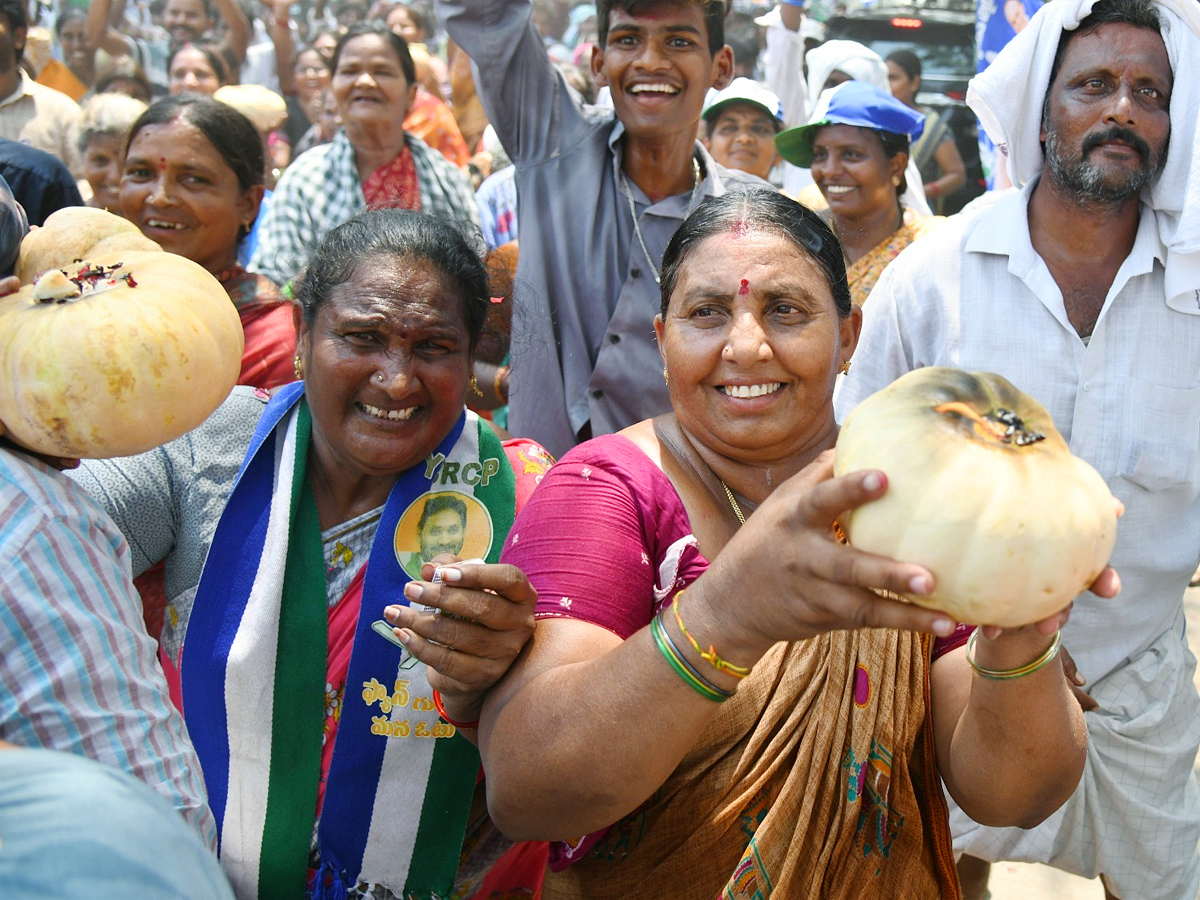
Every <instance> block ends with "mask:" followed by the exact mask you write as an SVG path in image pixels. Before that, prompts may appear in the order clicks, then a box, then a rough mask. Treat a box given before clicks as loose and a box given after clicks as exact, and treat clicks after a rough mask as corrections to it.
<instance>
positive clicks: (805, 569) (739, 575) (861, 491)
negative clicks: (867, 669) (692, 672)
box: [689, 451, 955, 660]
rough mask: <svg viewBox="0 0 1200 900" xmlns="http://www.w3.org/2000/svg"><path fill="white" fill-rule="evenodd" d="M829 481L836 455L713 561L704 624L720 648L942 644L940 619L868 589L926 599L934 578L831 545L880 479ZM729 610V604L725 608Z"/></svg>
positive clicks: (771, 501)
mask: <svg viewBox="0 0 1200 900" xmlns="http://www.w3.org/2000/svg"><path fill="white" fill-rule="evenodd" d="M832 476H833V451H826V452H825V453H822V454H821V455H820V456H819V457H818V458H817V459H816V460H815V461H814V462H813V463H812V464H811V465H809V466H807V467H806V468H805V469H804V470H802V471H801V472H799V473H797V474H796V475H795V476H793V477H792V478H790V479H788V480H787V481H786V482H784V483H783V484H782V485H780V486H779V488H777V489H776V490H775V491H774V492H773V493H772V494H771V495H770V496H769V497H768V498H767V500H766V501H765V502H764V503H763V505H762V506H761V507H759V509H758V510H756V511H755V513H754V515H753V516H751V517H750V518H749V519H748V520H747V522H746V525H745V526H744V527H743V528H741V529H740V530H739V531H738V533H737V534H735V535H734V537H733V538H732V539H730V541H729V543H728V544H727V545H726V546H725V549H724V550H722V551H721V553H720V554H718V556H717V559H716V560H714V562H713V565H712V567H711V569H710V572H711V573H712V576H710V578H709V588H708V589H707V590H705V592H704V594H703V595H701V596H702V597H703V598H704V606H707V607H708V610H707V613H708V615H709V623H708V624H709V626H710V628H712V629H713V633H720V634H722V635H723V637H722V643H723V646H729V647H731V648H732V647H737V646H740V647H741V648H743V649H744V651H745V653H744V654H743V655H744V656H750V655H752V654H754V653H758V654H761V653H762V652H765V649H766V648H767V647H769V646H770V645H771V644H773V643H775V642H777V641H781V640H803V639H805V638H809V637H812V636H814V635H817V634H821V633H824V632H827V631H835V630H839V629H849V628H900V629H910V630H917V631H932V632H934V633H935V634H939V635H948V634H950V633H951V632H952V631H953V630H954V625H955V623H954V621H953V620H952V619H951V618H950V617H949V616H947V615H946V614H945V613H941V612H938V611H935V610H929V609H924V608H922V607H919V606H916V605H913V604H910V603H904V602H901V601H897V600H889V599H886V598H884V597H880V596H879V595H878V594H876V593H874V592H873V591H872V590H870V589H871V588H880V589H884V590H887V591H891V592H893V593H909V594H918V595H925V594H929V593H931V592H932V591H933V588H934V578H933V574H932V573H931V572H930V571H929V570H928V569H926V568H925V567H923V566H918V565H914V564H912V563H904V562H897V561H896V560H893V559H888V558H886V557H883V556H876V555H874V554H871V553H865V552H863V551H862V550H858V549H855V548H854V547H851V546H848V545H845V544H839V543H838V542H837V541H836V539H835V537H834V534H833V529H832V524H833V521H834V520H835V519H836V518H837V517H838V516H840V515H842V514H843V513H845V512H846V511H847V510H851V509H856V508H857V507H859V506H862V505H863V504H865V503H869V502H870V501H872V500H877V499H879V498H880V497H882V496H883V495H884V494H885V493H886V492H887V478H886V476H884V474H883V473H882V472H878V471H863V472H854V473H851V474H849V475H844V476H842V477H840V478H834V477H832ZM702 580H703V579H702ZM698 584H699V582H698ZM691 593H692V590H691V589H689V595H690V594H691ZM697 593H699V592H697ZM722 595H724V599H722ZM697 599H699V598H697ZM730 601H732V603H734V604H736V605H735V606H732V607H731V606H729V602H730ZM718 606H721V607H722V608H720V609H718V608H717V607H718ZM692 608H693V610H694V611H695V614H696V615H697V616H699V615H704V614H705V610H704V608H703V606H702V605H701V604H700V603H693V604H692ZM689 624H690V623H689ZM723 652H724V650H723ZM726 655H727V657H728V658H732V659H735V660H736V659H737V658H738V657H737V656H736V655H733V653H730V654H726Z"/></svg>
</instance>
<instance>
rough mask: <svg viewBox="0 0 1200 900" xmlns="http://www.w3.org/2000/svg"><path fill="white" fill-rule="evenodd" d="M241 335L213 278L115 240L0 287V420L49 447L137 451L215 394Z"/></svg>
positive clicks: (30, 441)
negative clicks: (8, 290) (1, 291)
mask: <svg viewBox="0 0 1200 900" xmlns="http://www.w3.org/2000/svg"><path fill="white" fill-rule="evenodd" d="M243 343H244V338H243V335H242V326H241V321H240V320H239V318H238V313H237V310H236V309H235V308H234V305H233V304H232V303H231V302H230V301H229V295H228V294H226V292H225V289H224V288H223V287H222V286H221V283H220V282H219V281H217V280H216V279H215V278H214V277H213V276H212V275H210V274H209V273H208V272H207V271H205V269H204V268H203V267H201V266H199V265H197V264H196V263H194V262H191V261H190V260H187V259H184V258H183V257H181V256H176V255H175V254H173V253H164V252H162V251H161V250H156V251H152V252H144V251H142V252H139V251H136V250H123V251H120V252H117V253H109V254H102V255H99V256H94V257H91V258H89V259H86V260H79V261H76V262H74V263H72V264H70V265H67V266H63V267H61V268H53V269H50V270H49V271H47V272H45V274H43V275H42V276H41V277H40V278H38V280H37V282H36V283H35V284H33V285H27V286H25V287H23V288H21V290H20V291H18V292H17V293H15V294H11V295H9V296H7V297H3V298H0V423H2V424H3V427H4V428H5V429H6V430H7V431H8V432H9V433H10V434H11V436H12V437H13V438H14V439H15V440H16V441H17V442H19V443H20V444H22V445H24V446H25V447H28V448H29V449H31V450H35V451H37V452H39V453H46V454H50V455H53V456H63V457H90V458H100V457H110V456H128V455H131V454H134V453H141V452H142V451H144V450H149V449H150V448H152V447H157V446H159V445H160V444H163V443H165V442H166V441H169V440H171V439H172V438H175V437H178V436H179V435H181V434H183V433H184V432H186V431H190V430H191V429H193V428H195V427H196V426H197V425H199V424H200V423H201V422H203V421H204V420H205V419H206V418H207V417H208V416H209V414H210V413H212V411H213V410H214V409H216V408H217V406H219V405H220V403H221V401H223V400H224V399H225V397H226V396H227V395H228V394H229V392H230V390H232V389H233V386H234V384H235V383H236V382H237V378H238V375H239V374H240V372H241V359H242V349H243Z"/></svg>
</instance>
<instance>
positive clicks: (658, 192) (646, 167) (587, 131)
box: [438, 0, 765, 455]
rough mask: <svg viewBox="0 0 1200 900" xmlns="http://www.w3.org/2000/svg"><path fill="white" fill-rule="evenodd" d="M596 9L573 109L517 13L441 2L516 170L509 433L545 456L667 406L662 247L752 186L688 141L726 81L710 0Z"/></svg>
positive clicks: (498, 4) (501, 4)
mask: <svg viewBox="0 0 1200 900" xmlns="http://www.w3.org/2000/svg"><path fill="white" fill-rule="evenodd" d="M630 5H631V4H630V3H629V0H600V3H598V4H597V16H596V18H597V22H598V23H599V43H598V46H597V49H596V52H595V55H594V56H593V58H592V74H593V77H594V78H595V80H596V83H597V84H599V85H602V86H607V87H609V88H610V89H611V92H612V100H613V107H614V108H613V109H611V110H607V109H605V110H602V109H598V108H595V107H588V106H584V105H582V104H580V103H579V102H578V99H577V96H576V95H574V94H573V93H572V92H571V90H570V89H569V88H568V87H567V85H566V83H565V82H564V81H563V79H562V77H561V76H560V75H558V73H557V72H556V71H555V70H554V68H553V67H552V65H551V63H550V61H549V60H548V59H547V57H546V50H545V47H544V45H543V42H542V39H541V37H540V36H539V35H538V32H537V30H536V29H535V28H534V27H533V25H532V24H531V21H530V14H531V5H530V2H529V0H441V2H439V3H438V7H439V14H440V15H441V17H442V20H443V22H444V23H445V26H446V29H447V31H448V32H449V33H450V37H451V38H452V39H453V40H454V41H455V42H456V43H457V44H459V46H461V47H462V48H463V49H464V50H465V51H466V52H467V53H468V54H469V55H470V57H471V59H472V60H473V61H474V62H475V65H476V66H477V68H478V77H477V78H476V83H477V84H478V86H479V93H480V96H481V97H482V99H483V104H484V108H485V109H486V111H487V114H488V118H489V119H490V120H491V122H492V125H493V126H494V127H495V129H496V132H497V134H498V135H499V137H500V140H501V142H502V143H503V145H504V149H505V150H506V151H507V152H508V155H509V156H510V157H511V158H512V160H513V162H514V163H515V164H516V167H517V176H516V177H517V196H518V202H519V204H520V210H521V253H520V261H519V263H518V265H517V276H516V282H515V285H516V286H515V298H514V299H515V305H514V311H515V312H514V316H515V318H514V323H513V337H512V374H511V376H510V400H509V403H510V411H509V421H508V427H509V429H510V430H511V431H512V432H513V433H514V434H517V435H521V436H528V437H533V438H535V439H536V440H538V441H540V442H541V443H542V444H543V445H545V446H546V448H547V449H549V450H550V452H552V453H553V454H555V455H561V454H562V453H564V452H566V451H567V450H568V449H570V448H571V447H572V446H573V445H574V444H575V443H576V441H578V440H581V439H584V438H587V437H589V436H591V435H593V434H605V433H609V432H613V431H617V430H619V429H621V428H624V427H625V426H627V425H630V424H632V423H633V422H637V421H639V420H641V419H644V418H647V417H649V416H654V415H658V414H660V413H663V412H665V411H666V410H667V409H668V408H669V405H668V400H667V391H666V386H665V385H664V383H663V375H662V360H661V359H660V357H659V355H658V348H657V346H656V344H655V340H654V315H655V313H657V312H658V308H659V301H660V298H659V288H658V279H659V266H660V264H661V261H662V255H663V251H664V250H665V249H666V246H667V241H669V240H670V238H671V235H673V234H674V233H675V230H676V229H677V228H678V227H679V225H680V224H681V223H682V221H683V220H684V219H685V218H686V217H687V215H688V213H689V212H691V211H692V210H693V209H695V207H696V206H697V205H698V204H699V203H700V202H701V201H702V200H703V198H705V197H707V196H713V195H718V194H722V193H724V192H725V191H726V190H728V189H730V187H731V186H735V185H737V184H755V185H758V186H765V183H764V182H762V181H759V180H758V179H757V178H754V177H753V176H751V175H747V174H746V173H743V172H737V171H733V170H730V169H725V168H724V167H722V166H720V165H718V164H717V163H716V162H715V161H714V160H713V158H712V157H711V156H709V154H708V152H707V151H706V150H705V149H704V147H703V146H702V145H701V144H700V143H699V142H698V141H697V140H696V133H697V127H698V124H699V121H700V111H701V109H702V108H703V105H704V98H705V95H706V93H707V92H708V89H709V88H710V87H716V88H722V87H724V86H725V85H726V84H727V83H728V82H729V80H730V78H731V76H732V72H733V53H732V51H731V50H730V49H729V47H727V46H725V44H724V40H725V37H724V17H725V11H726V6H725V0H687V2H683V3H680V2H667V0H642V2H639V3H637V4H636V7H635V9H636V12H631V11H630V10H629V9H628V8H626V7H628V6H630Z"/></svg>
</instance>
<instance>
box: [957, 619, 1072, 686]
mask: <svg viewBox="0 0 1200 900" xmlns="http://www.w3.org/2000/svg"><path fill="white" fill-rule="evenodd" d="M977 637H979V629H978V628H976V629H975V630H974V631H972V632H971V637H970V638H968V640H967V663H968V665H970V667H971V668H972V669H974V670H975V672H976V674H978V675H981V676H983V677H984V678H990V679H991V680H992V681H1011V680H1012V679H1014V678H1023V677H1025V676H1026V675H1032V674H1033V673H1034V672H1036V671H1037V670H1038V669H1040V668H1042V667H1044V666H1045V665H1046V663H1048V662H1050V660H1052V659H1054V657H1055V656H1057V655H1058V651H1059V650H1060V649H1062V630H1061V629H1060V630H1058V631H1056V632H1054V640H1052V641H1051V642H1050V646H1049V647H1047V648H1046V651H1045V652H1044V653H1043V654H1042V655H1041V656H1039V657H1038V658H1037V659H1035V660H1034V661H1033V662H1031V663H1026V664H1025V665H1023V666H1018V667H1017V668H1015V669H987V668H984V667H983V666H981V665H979V663H977V662H975V639H976V638H977Z"/></svg>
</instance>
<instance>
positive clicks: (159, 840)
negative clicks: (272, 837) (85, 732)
mask: <svg viewBox="0 0 1200 900" xmlns="http://www.w3.org/2000/svg"><path fill="white" fill-rule="evenodd" d="M0 751H2V752H0V785H2V787H0V831H2V832H3V833H4V835H5V839H4V840H5V858H6V859H5V862H4V863H0V883H2V884H4V886H5V897H7V898H9V900H31V898H34V897H52V896H59V897H69V896H70V897H84V896H92V897H101V896H103V897H149V896H154V895H157V894H159V892H165V893H166V894H169V895H170V896H177V897H201V896H202V897H206V898H210V900H233V892H232V891H231V890H230V887H229V882H228V880H227V879H226V878H225V876H224V874H223V873H222V871H221V864H220V863H219V862H218V861H217V858H216V856H215V855H214V854H213V853H212V851H211V850H210V849H209V848H208V847H206V846H205V845H204V844H203V843H202V842H201V841H199V840H197V838H196V835H195V833H193V832H192V831H191V830H190V829H189V828H188V827H187V825H186V824H185V823H184V821H183V820H182V819H181V818H180V817H179V814H178V813H177V812H176V811H175V810H174V809H172V808H171V806H170V804H169V803H167V802H165V801H164V800H163V798H162V797H159V796H157V795H156V794H155V793H154V792H153V791H151V790H150V789H149V788H147V787H146V785H144V784H141V783H139V782H138V781H137V780H135V779H133V778H131V777H129V776H128V775H126V774H125V773H123V772H120V771H118V770H116V769H114V768H112V767H111V766H104V765H100V764H99V763H96V762H94V761H92V760H90V759H84V758H82V757H79V756H76V755H75V754H72V753H60V752H55V751H52V750H40V749H29V748H24V747H16V746H13V745H7V746H0ZM164 860H169V861H170V863H169V865H167V866H164ZM18 885H19V887H18ZM10 891H11V892H10Z"/></svg>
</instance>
